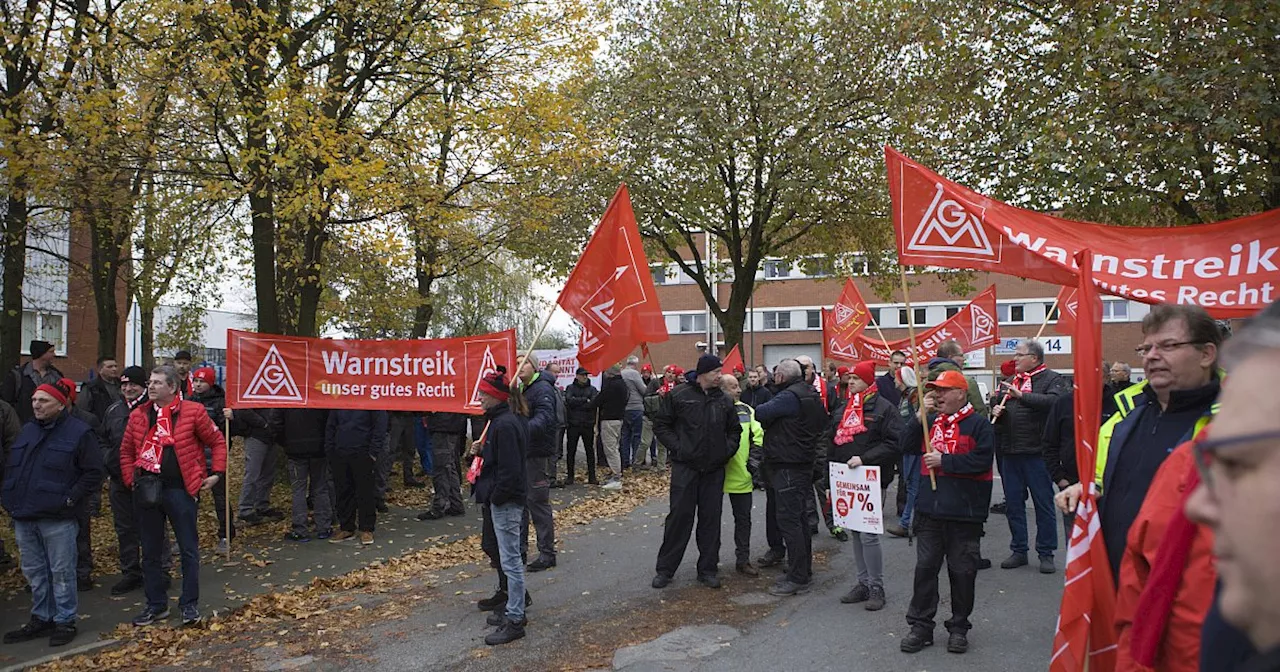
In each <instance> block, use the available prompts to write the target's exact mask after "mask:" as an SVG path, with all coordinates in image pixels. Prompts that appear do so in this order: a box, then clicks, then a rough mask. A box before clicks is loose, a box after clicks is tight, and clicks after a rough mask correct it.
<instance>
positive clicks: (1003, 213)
mask: <svg viewBox="0 0 1280 672" xmlns="http://www.w3.org/2000/svg"><path fill="white" fill-rule="evenodd" d="M885 162H886V164H887V166H888V171H889V195H890V197H891V198H892V199H893V225H894V232H895V235H896V238H897V241H898V259H899V261H900V262H901V263H903V264H914V265H920V266H944V267H947V268H965V269H974V270H980V271H992V272H995V273H1004V274H1006V275H1015V276H1019V277H1023V278H1031V279H1034V280H1042V281H1044V282H1051V283H1054V284H1058V285H1070V286H1075V284H1076V274H1077V273H1076V265H1075V264H1076V262H1075V260H1074V255H1075V254H1076V253H1077V252H1079V251H1080V250H1081V249H1083V248H1086V247H1087V248H1089V249H1092V250H1100V251H1103V252H1095V253H1094V255H1093V262H1092V263H1093V267H1092V271H1093V276H1094V281H1095V282H1096V283H1097V284H1098V285H1099V286H1100V287H1101V289H1102V291H1104V292H1106V293H1108V294H1114V295H1116V296H1123V297H1125V298H1129V299H1133V300H1135V301H1142V302H1144V303H1184V304H1196V305H1199V306H1203V307H1204V308H1205V310H1207V311H1209V313H1210V314H1211V315H1213V316H1214V317H1216V318H1231V317H1247V316H1249V315H1252V314H1253V313H1256V312H1258V311H1259V310H1261V309H1262V308H1263V307H1265V306H1267V305H1268V304H1270V303H1271V302H1273V301H1275V300H1276V299H1277V298H1280V292H1277V288H1278V287H1280V209H1277V210H1270V211H1268V212H1263V213H1259V214H1256V215H1250V216H1248V217H1241V218H1239V219H1232V220H1227V221H1222V222H1214V223H1212V224H1201V225H1197V226H1178V227H1165V228H1156V227H1128V226H1106V225H1103V224H1094V223H1091V222H1076V221H1071V220H1067V219H1060V218H1058V217H1053V216H1050V215H1045V214H1041V213H1038V212H1032V211H1030V210H1023V209H1021V208H1015V207H1013V206H1011V205H1008V204H1005V203H1001V202H1000V201H997V200H995V199H992V198H988V197H986V196H983V195H982V194H979V193H977V192H974V191H971V190H969V189H967V188H965V187H963V186H961V185H959V184H956V183H955V182H951V181H949V180H947V179H945V178H943V177H941V176H940V175H938V174H937V173H934V172H933V171H931V170H929V169H928V168H925V167H924V166H921V165H920V164H918V163H915V162H913V161H911V160H910V159H907V158H906V157H904V156H902V155H901V154H899V153H898V152H897V151H895V150H894V149H893V148H892V147H887V146H886V147H885Z"/></svg>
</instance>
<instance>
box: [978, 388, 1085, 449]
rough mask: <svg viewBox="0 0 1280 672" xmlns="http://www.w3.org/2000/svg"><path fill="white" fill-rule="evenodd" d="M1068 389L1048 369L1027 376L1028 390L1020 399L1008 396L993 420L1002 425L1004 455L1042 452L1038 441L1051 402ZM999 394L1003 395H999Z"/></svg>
mask: <svg viewBox="0 0 1280 672" xmlns="http://www.w3.org/2000/svg"><path fill="white" fill-rule="evenodd" d="M1070 389H1071V385H1070V384H1069V383H1067V379H1066V378H1063V377H1062V374H1060V373H1058V372H1057V371H1054V370H1052V369H1045V370H1044V371H1042V372H1040V373H1037V374H1036V375H1035V376H1033V377H1032V378H1031V391H1030V392H1025V393H1023V395H1022V398H1021V399H1014V398H1013V397H1009V399H1008V400H1007V401H1005V404H1004V412H1003V413H1001V414H1000V418H999V419H998V420H997V421H996V422H997V424H999V425H1000V426H1002V427H1004V429H1005V431H1004V444H1003V446H1002V448H1003V450H1004V454H1005V455H1036V456H1040V455H1043V454H1044V451H1043V449H1042V448H1041V445H1040V441H1041V439H1043V438H1044V423H1045V419H1047V418H1048V417H1049V409H1050V408H1053V404H1054V402H1056V401H1057V400H1058V398H1059V397H1061V396H1062V395H1064V394H1066V393H1067V391H1068V390H1070ZM1001 396H1002V397H1003V395H1001Z"/></svg>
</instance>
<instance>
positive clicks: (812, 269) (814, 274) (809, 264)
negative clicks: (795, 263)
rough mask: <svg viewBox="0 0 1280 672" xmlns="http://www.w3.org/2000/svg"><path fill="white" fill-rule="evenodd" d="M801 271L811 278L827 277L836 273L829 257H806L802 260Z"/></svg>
mask: <svg viewBox="0 0 1280 672" xmlns="http://www.w3.org/2000/svg"><path fill="white" fill-rule="evenodd" d="M800 272H801V273H804V275H805V276H806V277H810V278H826V277H830V276H832V275H835V271H833V270H832V265H831V260H830V259H829V258H827V257H805V258H804V259H802V260H801V261H800Z"/></svg>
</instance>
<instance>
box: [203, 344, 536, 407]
mask: <svg viewBox="0 0 1280 672" xmlns="http://www.w3.org/2000/svg"><path fill="white" fill-rule="evenodd" d="M515 361H516V333H515V330H512V329H508V330H507V331H503V332H500V333H496V334H484V335H481V336H466V337H462V338H441V339H433V340H402V341H391V340H388V341H373V340H364V341H359V340H350V341H347V340H332V339H326V338H303V337H300V336H276V335H273V334H258V333H254V332H249V331H238V330H235V329H228V330H227V405H228V406H230V407H232V408H245V407H249V408H303V407H305V408H355V409H369V410H387V411H449V412H454V413H479V412H480V395H479V393H478V392H477V389H478V386H479V384H480V379H481V378H483V377H484V376H485V375H486V374H489V373H491V372H493V371H494V370H495V369H496V367H497V366H498V365H502V366H505V367H506V369H507V371H514V370H515V366H514V364H515Z"/></svg>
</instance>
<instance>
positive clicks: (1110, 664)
mask: <svg viewBox="0 0 1280 672" xmlns="http://www.w3.org/2000/svg"><path fill="white" fill-rule="evenodd" d="M1076 260H1077V262H1078V263H1079V264H1080V268H1081V269H1082V270H1081V273H1080V280H1079V284H1078V285H1077V287H1076V291H1077V296H1078V297H1079V302H1078V304H1077V307H1078V311H1077V314H1076V323H1075V331H1074V332H1073V334H1074V339H1075V342H1076V346H1075V347H1076V351H1075V358H1076V360H1075V361H1076V366H1075V371H1076V375H1075V416H1076V417H1075V430H1076V467H1077V468H1078V469H1079V473H1080V476H1081V478H1080V480H1081V482H1083V483H1086V484H1087V488H1088V489H1087V490H1086V491H1085V493H1084V495H1083V496H1082V497H1081V498H1080V504H1079V506H1078V507H1077V508H1076V520H1075V526H1074V527H1073V528H1072V530H1071V541H1070V543H1068V545H1067V570H1066V575H1067V576H1066V587H1065V588H1064V590H1063V592H1062V607H1061V609H1060V610H1059V613H1058V628H1057V632H1055V633H1054V636H1053V657H1052V658H1051V659H1050V660H1049V670H1050V671H1051V672H1082V671H1083V670H1092V671H1095V672H1110V671H1111V670H1114V669H1115V665H1116V632H1115V584H1113V583H1112V580H1111V564H1110V562H1109V561H1108V559H1107V549H1106V545H1105V544H1104V543H1103V540H1102V522H1101V516H1100V515H1099V514H1098V498H1097V490H1096V488H1095V486H1094V483H1093V478H1092V474H1093V469H1094V460H1095V456H1096V450H1097V438H1098V425H1099V418H1100V416H1101V415H1102V370H1101V369H1102V300H1101V298H1100V297H1099V296H1098V288H1097V286H1096V285H1095V284H1094V281H1093V277H1092V275H1093V274H1092V272H1091V270H1090V269H1091V268H1092V267H1093V264H1092V263H1091V262H1092V253H1091V252H1090V251H1089V250H1084V251H1082V252H1079V253H1077V254H1076Z"/></svg>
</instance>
